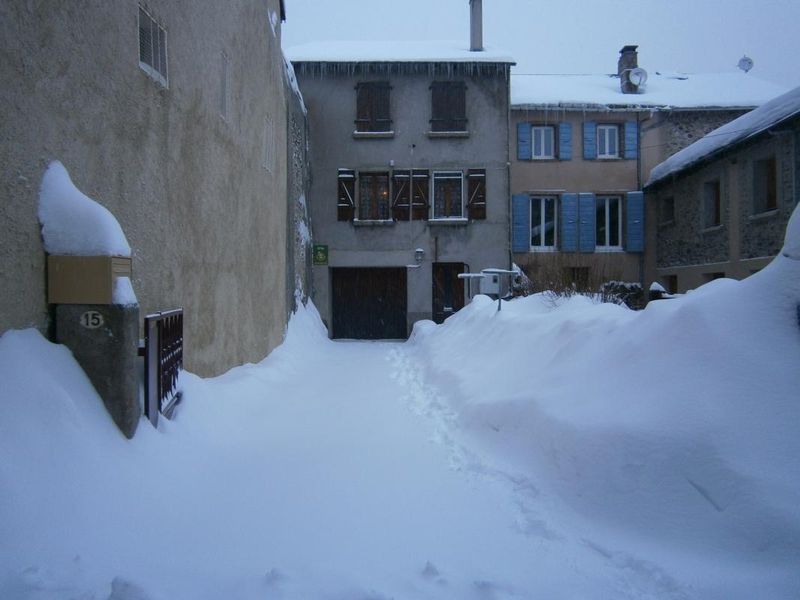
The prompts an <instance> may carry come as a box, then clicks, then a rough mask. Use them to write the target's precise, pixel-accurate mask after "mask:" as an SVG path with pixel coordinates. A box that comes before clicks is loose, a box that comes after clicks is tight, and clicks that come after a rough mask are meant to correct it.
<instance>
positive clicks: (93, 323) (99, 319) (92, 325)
mask: <svg viewBox="0 0 800 600" xmlns="http://www.w3.org/2000/svg"><path fill="white" fill-rule="evenodd" d="M80 321H81V325H82V326H83V327H85V328H86V329H98V328H100V327H102V326H103V323H104V322H105V321H104V320H103V315H101V314H100V313H99V312H97V311H96V310H87V311H86V312H85V313H83V314H82V315H81V318H80Z"/></svg>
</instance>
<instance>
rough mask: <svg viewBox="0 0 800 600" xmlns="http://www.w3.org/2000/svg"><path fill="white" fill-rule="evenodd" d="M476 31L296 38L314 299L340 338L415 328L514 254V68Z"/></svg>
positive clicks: (449, 308) (454, 306) (441, 313)
mask: <svg viewBox="0 0 800 600" xmlns="http://www.w3.org/2000/svg"><path fill="white" fill-rule="evenodd" d="M470 4H471V7H472V13H473V19H472V30H471V33H472V40H471V41H472V43H471V45H469V46H467V45H466V44H465V45H464V47H458V45H457V44H452V43H419V42H409V43H399V44H398V43H395V44H386V43H322V44H306V45H303V46H297V47H294V48H290V49H288V50H287V54H288V55H289V57H290V59H291V61H292V63H293V66H294V68H295V71H296V73H297V77H298V81H299V84H300V89H301V91H302V93H303V97H304V99H305V101H306V105H307V107H308V120H309V135H310V141H311V148H312V151H311V155H312V156H311V168H312V172H313V182H312V185H311V189H310V195H309V202H310V208H311V212H312V214H313V238H314V244H315V246H314V247H315V264H314V267H313V279H314V290H313V299H314V302H315V304H316V306H317V308H318V309H319V311H320V313H321V315H322V317H323V319H324V320H325V321H326V322H327V324H328V325H329V329H330V331H331V335H332V336H333V337H334V338H405V337H407V336H408V334H409V332H410V330H411V327H412V326H413V324H414V322H416V321H418V320H420V319H433V320H435V321H438V322H441V321H443V320H444V319H445V318H446V317H447V316H449V315H450V314H452V313H454V312H455V311H457V310H459V308H461V307H463V306H464V304H465V302H467V301H468V300H469V290H468V289H467V288H468V286H465V283H464V279H461V278H459V277H458V275H459V274H461V273H464V272H470V271H471V272H476V271H480V270H482V269H484V268H490V267H495V268H508V267H509V266H510V255H509V214H508V212H509V211H508V204H509V187H508V142H509V133H508V131H509V129H508V110H509V72H510V68H511V65H512V64H513V61H512V60H511V59H510V58H508V57H506V56H504V55H502V54H498V53H496V52H492V51H490V50H487V49H484V48H483V44H482V39H481V37H482V36H481V20H480V17H481V15H480V9H481V6H480V4H481V3H480V0H472V2H471V3H470Z"/></svg>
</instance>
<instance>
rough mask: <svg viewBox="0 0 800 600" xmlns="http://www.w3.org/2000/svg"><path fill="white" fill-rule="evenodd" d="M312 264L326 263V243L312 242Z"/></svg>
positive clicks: (323, 264)
mask: <svg viewBox="0 0 800 600" xmlns="http://www.w3.org/2000/svg"><path fill="white" fill-rule="evenodd" d="M314 264H315V265H322V266H325V265H327V264H328V246H327V245H326V244H314Z"/></svg>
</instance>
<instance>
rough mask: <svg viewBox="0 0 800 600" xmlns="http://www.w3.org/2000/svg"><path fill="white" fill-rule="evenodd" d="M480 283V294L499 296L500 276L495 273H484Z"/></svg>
mask: <svg viewBox="0 0 800 600" xmlns="http://www.w3.org/2000/svg"><path fill="white" fill-rule="evenodd" d="M480 281H481V294H486V295H494V296H497V295H499V294H500V275H498V274H497V273H484V276H483V279H481V280H480Z"/></svg>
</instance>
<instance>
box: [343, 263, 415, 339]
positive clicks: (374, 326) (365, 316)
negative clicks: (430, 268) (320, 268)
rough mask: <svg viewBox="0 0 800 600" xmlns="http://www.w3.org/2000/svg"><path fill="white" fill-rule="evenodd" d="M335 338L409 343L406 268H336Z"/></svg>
mask: <svg viewBox="0 0 800 600" xmlns="http://www.w3.org/2000/svg"><path fill="white" fill-rule="evenodd" d="M331 298H332V306H331V308H332V313H333V314H332V318H331V321H332V337H333V338H336V339H342V338H346V339H357V340H384V339H394V340H397V339H402V340H404V339H406V338H407V337H408V327H407V324H406V323H407V319H406V305H407V294H406V269H405V268H404V267H388V268H387V267H380V268H349V267H348V268H332V269H331Z"/></svg>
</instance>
